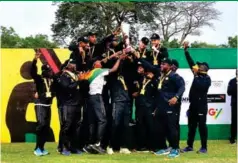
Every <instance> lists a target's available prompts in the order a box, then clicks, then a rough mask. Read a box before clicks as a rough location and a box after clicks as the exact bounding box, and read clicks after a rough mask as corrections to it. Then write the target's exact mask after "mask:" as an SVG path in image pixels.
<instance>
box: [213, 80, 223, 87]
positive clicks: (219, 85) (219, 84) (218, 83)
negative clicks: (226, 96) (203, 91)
mask: <svg viewBox="0 0 238 163" xmlns="http://www.w3.org/2000/svg"><path fill="white" fill-rule="evenodd" d="M222 84H223V81H212V86H213V87H216V88H218V87H221V86H222Z"/></svg>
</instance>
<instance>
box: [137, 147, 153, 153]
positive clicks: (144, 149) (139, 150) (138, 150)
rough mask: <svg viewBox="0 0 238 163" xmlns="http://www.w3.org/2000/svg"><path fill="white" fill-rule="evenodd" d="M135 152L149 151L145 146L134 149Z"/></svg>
mask: <svg viewBox="0 0 238 163" xmlns="http://www.w3.org/2000/svg"><path fill="white" fill-rule="evenodd" d="M136 152H139V153H149V152H150V151H149V150H148V149H146V148H139V149H137V150H136Z"/></svg>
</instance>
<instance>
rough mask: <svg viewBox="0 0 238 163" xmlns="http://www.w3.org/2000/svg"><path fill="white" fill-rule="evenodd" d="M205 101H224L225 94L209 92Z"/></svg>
mask: <svg viewBox="0 0 238 163" xmlns="http://www.w3.org/2000/svg"><path fill="white" fill-rule="evenodd" d="M207 102H209V103H225V102H226V95H225V94H209V95H207Z"/></svg>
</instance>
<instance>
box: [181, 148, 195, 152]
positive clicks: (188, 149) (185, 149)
mask: <svg viewBox="0 0 238 163" xmlns="http://www.w3.org/2000/svg"><path fill="white" fill-rule="evenodd" d="M191 151H193V148H192V147H186V148H184V149H183V152H191Z"/></svg>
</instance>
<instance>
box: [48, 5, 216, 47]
mask: <svg viewBox="0 0 238 163" xmlns="http://www.w3.org/2000/svg"><path fill="white" fill-rule="evenodd" d="M57 4H59V8H58V10H57V12H56V21H55V22H54V24H52V31H53V33H54V39H55V40H56V41H59V42H60V43H61V44H65V43H66V42H65V40H66V38H69V39H75V38H76V37H78V36H81V35H84V34H86V33H87V32H89V31H96V32H98V34H99V35H98V37H99V38H101V37H102V36H105V35H107V34H110V33H111V31H112V30H113V29H114V28H115V27H116V26H118V25H120V24H121V23H129V24H130V25H131V26H132V27H131V29H132V30H134V31H133V32H132V37H133V41H134V40H136V39H135V36H137V35H138V31H139V30H144V31H147V35H151V34H152V33H154V32H157V33H159V34H160V35H162V36H163V38H164V40H165V42H168V41H169V40H170V39H171V38H172V37H173V38H176V37H180V39H179V43H180V44H181V43H182V42H183V41H184V40H185V39H186V37H187V36H188V35H200V34H201V31H200V29H201V27H204V26H209V27H213V24H212V23H211V21H212V20H216V19H218V17H219V15H220V12H219V11H218V10H216V9H215V8H214V7H213V6H214V4H215V3H214V2H134V1H128V2H93V3H92V2H61V3H57ZM135 27H137V28H135ZM138 27H139V28H138ZM135 29H138V30H135ZM137 39H138V38H137Z"/></svg>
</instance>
